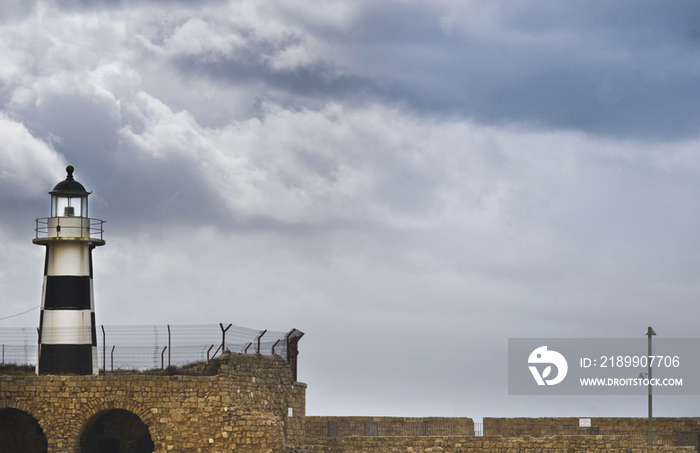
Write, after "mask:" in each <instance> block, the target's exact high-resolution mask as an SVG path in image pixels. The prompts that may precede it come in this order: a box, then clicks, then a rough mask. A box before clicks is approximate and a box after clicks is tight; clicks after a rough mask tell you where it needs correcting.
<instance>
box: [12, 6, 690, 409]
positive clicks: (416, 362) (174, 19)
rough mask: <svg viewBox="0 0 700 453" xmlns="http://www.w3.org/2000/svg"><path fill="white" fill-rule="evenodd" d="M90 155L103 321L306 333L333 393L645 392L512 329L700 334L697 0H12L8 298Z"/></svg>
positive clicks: (315, 371) (405, 397)
mask: <svg viewBox="0 0 700 453" xmlns="http://www.w3.org/2000/svg"><path fill="white" fill-rule="evenodd" d="M68 164H71V165H73V166H75V168H76V172H75V177H76V179H77V180H79V181H80V182H81V183H83V184H84V185H85V187H86V188H87V190H89V191H93V192H94V193H93V194H92V195H91V197H90V215H91V217H95V218H100V219H104V220H106V221H107V223H106V225H105V229H106V232H105V239H106V240H107V245H106V246H105V247H103V248H100V249H98V250H96V251H95V254H94V259H95V297H96V305H97V321H98V323H100V324H112V325H124V324H197V323H202V324H211V323H219V322H226V323H229V322H230V323H233V324H235V325H239V326H245V327H251V328H259V329H270V330H279V331H287V330H290V329H291V328H293V327H295V328H298V329H300V330H302V331H304V332H305V333H306V336H305V337H304V338H303V339H302V341H301V342H300V351H301V353H300V356H299V379H300V380H301V381H303V382H306V383H308V385H309V388H308V392H307V413H308V414H310V415H404V416H440V415H442V416H470V417H473V418H475V419H477V420H479V419H481V418H482V417H488V416H562V415H567V416H593V417H595V416H645V415H646V409H647V406H646V398H645V397H613V398H611V397H606V398H590V397H580V396H578V397H574V396H571V397H562V396H556V397H554V396H553V397H542V396H539V397H535V396H532V397H526V396H508V394H507V344H508V338H517V337H584V338H609V337H628V338H636V337H642V338H643V336H644V334H645V332H646V328H647V326H650V325H651V326H653V327H654V329H655V330H656V332H657V333H658V335H659V336H660V337H662V336H663V337H698V336H699V334H698V322H699V321H698V320H699V319H700V304H699V302H700V255H699V254H698V250H699V249H700V235H699V231H700V208H699V204H700V203H699V195H700V5H699V4H698V3H697V1H695V0H687V1H683V0H676V1H673V2H660V1H654V2H652V1H639V0H634V1H618V2H609V1H602V0H601V1H590V0H587V1H568V2H562V1H528V2H507V1H500V0H469V1H465V0H459V1H454V0H432V1H429V2H425V1H414V0H387V1H382V2H376V1H366V0H356V1H353V2H347V1H333V0H327V1H315V0H307V1H303V2H302V1H300V0H263V1H248V0H242V1H236V0H210V1H198V2H192V1H180V2H173V1H168V2H166V1H162V0H102V1H86V0H54V1H30V0H3V1H2V7H1V8H0V300H1V305H0V317H4V316H9V315H13V314H16V313H20V312H22V311H25V310H29V309H31V308H33V307H36V306H37V305H38V304H39V303H40V298H41V274H42V266H43V253H44V249H43V248H42V247H37V246H35V245H33V244H32V243H31V239H32V238H33V235H34V231H33V230H34V219H35V218H37V217H45V216H48V214H49V195H48V194H47V192H48V191H49V190H51V189H52V188H53V186H54V185H55V184H56V183H57V182H59V181H61V180H62V179H63V178H64V177H65V170H64V169H65V166H66V165H68ZM37 320H38V312H37V311H36V310H35V311H32V312H30V313H28V314H26V315H22V316H18V317H14V318H10V319H7V320H3V321H0V326H7V327H10V326H36V325H37ZM698 405H700V398H699V397H685V398H672V397H666V398H662V397H659V398H657V400H656V402H655V414H657V415H660V416H661V415H666V416H674V415H677V416H680V415H695V416H697V415H700V413H699V412H698V411H699V409H698V408H697V406H698Z"/></svg>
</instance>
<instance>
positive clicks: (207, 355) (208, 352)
mask: <svg viewBox="0 0 700 453" xmlns="http://www.w3.org/2000/svg"><path fill="white" fill-rule="evenodd" d="M213 347H214V345H211V346H209V349H207V362H208V361H209V351H211V348H213Z"/></svg>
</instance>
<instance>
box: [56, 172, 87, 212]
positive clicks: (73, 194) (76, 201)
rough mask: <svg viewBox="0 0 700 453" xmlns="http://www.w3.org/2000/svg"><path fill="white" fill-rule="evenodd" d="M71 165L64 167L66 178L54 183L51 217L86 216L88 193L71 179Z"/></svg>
mask: <svg viewBox="0 0 700 453" xmlns="http://www.w3.org/2000/svg"><path fill="white" fill-rule="evenodd" d="M73 170H74V169H73V166H71V165H69V166H68V167H67V168H66V172H67V173H68V175H67V176H66V179H65V180H63V181H61V182H59V183H58V184H56V187H54V188H53V190H52V191H51V192H49V194H51V217H88V195H90V192H88V191H86V190H85V187H83V185H82V184H80V183H79V182H78V181H76V180H75V179H73Z"/></svg>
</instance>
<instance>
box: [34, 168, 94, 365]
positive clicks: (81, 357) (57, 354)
mask: <svg viewBox="0 0 700 453" xmlns="http://www.w3.org/2000/svg"><path fill="white" fill-rule="evenodd" d="M66 172H67V173H68V175H67V176H66V179H65V180H64V181H61V182H59V183H58V184H56V187H54V189H53V190H52V191H51V192H49V194H50V195H51V217H46V218H41V219H37V220H36V238H35V239H34V240H33V241H32V242H34V243H35V244H38V245H43V246H45V247H46V260H45V262H44V285H43V290H42V300H41V314H40V317H39V355H38V360H37V374H55V373H75V374H79V375H88V374H98V362H97V333H96V331H95V304H94V299H93V292H92V250H93V249H94V248H95V247H98V246H100V245H104V244H105V241H104V240H103V239H102V224H103V223H104V222H103V221H102V220H97V219H90V218H89V217H88V195H90V192H87V191H86V190H85V187H83V185H82V184H80V183H79V182H78V181H76V180H75V179H73V167H72V166H68V167H67V168H66Z"/></svg>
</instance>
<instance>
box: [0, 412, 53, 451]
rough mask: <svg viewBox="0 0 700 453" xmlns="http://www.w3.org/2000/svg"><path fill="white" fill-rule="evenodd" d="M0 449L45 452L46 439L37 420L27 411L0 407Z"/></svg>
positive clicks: (46, 448) (46, 449) (46, 447)
mask: <svg viewBox="0 0 700 453" xmlns="http://www.w3.org/2000/svg"><path fill="white" fill-rule="evenodd" d="M0 451H1V452H3V453H46V452H47V451H48V441H47V440H46V435H44V430H43V429H41V426H39V422H38V421H37V420H36V419H35V418H34V417H32V416H31V415H30V414H28V413H27V412H24V411H22V410H19V409H14V408H3V409H0Z"/></svg>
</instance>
